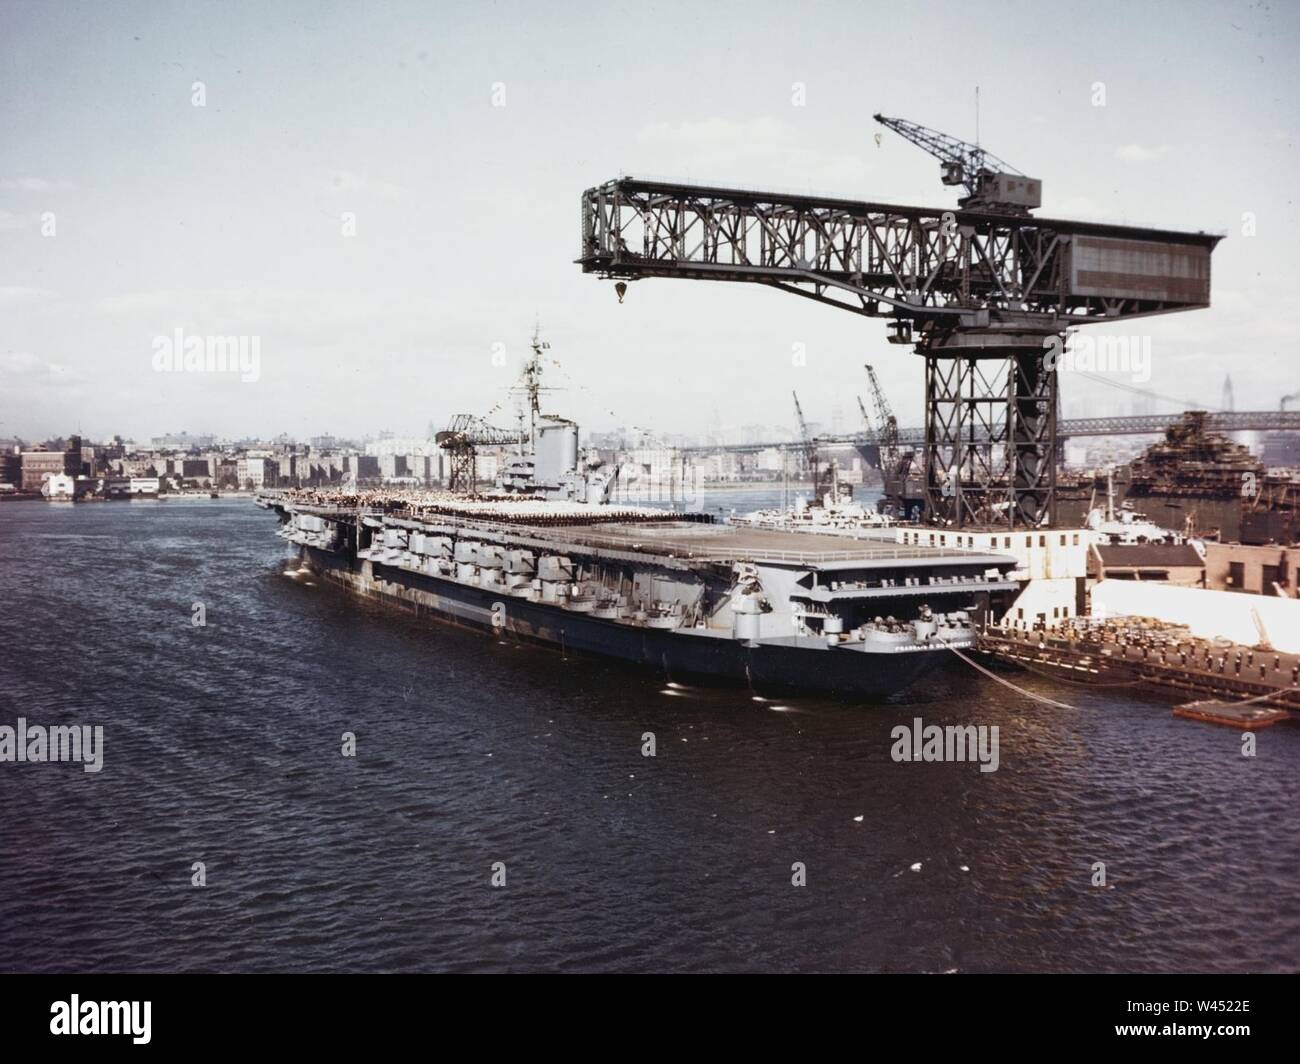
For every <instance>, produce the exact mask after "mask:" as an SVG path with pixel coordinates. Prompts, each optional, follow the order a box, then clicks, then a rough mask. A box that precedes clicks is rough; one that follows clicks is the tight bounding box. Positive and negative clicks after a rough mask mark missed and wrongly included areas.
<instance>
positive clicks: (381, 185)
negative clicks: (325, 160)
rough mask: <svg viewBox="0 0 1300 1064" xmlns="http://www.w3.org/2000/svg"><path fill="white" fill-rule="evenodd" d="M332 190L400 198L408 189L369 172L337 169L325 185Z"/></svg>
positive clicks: (380, 197)
mask: <svg viewBox="0 0 1300 1064" xmlns="http://www.w3.org/2000/svg"><path fill="white" fill-rule="evenodd" d="M325 187H326V189H327V190H328V191H330V192H342V193H344V194H345V195H349V196H351V195H362V196H377V197H378V198H379V199H399V198H400V197H402V196H404V195H406V189H405V188H403V187H402V186H401V185H398V184H394V183H393V182H391V181H383V180H380V179H379V178H374V177H371V176H370V175H369V174H355V173H353V172H352V171H350V170H336V171H335V172H334V173H333V174H331V175H330V177H329V180H328V181H327V182H326V185H325Z"/></svg>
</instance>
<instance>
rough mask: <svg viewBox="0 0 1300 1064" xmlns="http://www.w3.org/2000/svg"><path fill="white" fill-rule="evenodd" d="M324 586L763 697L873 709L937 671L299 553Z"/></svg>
mask: <svg viewBox="0 0 1300 1064" xmlns="http://www.w3.org/2000/svg"><path fill="white" fill-rule="evenodd" d="M302 551H303V560H304V562H305V563H306V564H307V565H308V566H309V567H310V568H311V569H312V570H314V571H315V572H316V573H318V574H319V575H320V576H321V577H322V578H323V579H325V580H329V581H332V582H334V583H338V584H341V585H342V586H344V587H346V588H348V589H349V590H351V591H353V592H355V593H357V594H360V595H363V596H365V597H367V598H374V599H376V600H378V601H381V602H384V603H386V604H389V605H393V606H397V607H399V608H401V609H404V610H407V611H409V612H412V613H414V614H416V615H417V616H429V617H432V618H435V619H437V620H440V621H444V622H450V623H452V624H456V625H460V626H464V627H470V628H475V629H479V630H482V631H488V632H492V633H494V634H496V635H498V636H503V635H505V636H510V637H513V638H517V639H522V640H525V641H527V642H531V643H537V644H542V645H546V646H552V647H556V648H559V649H561V650H563V651H565V652H566V653H579V654H593V655H599V656H601V657H609V658H616V659H619V660H621V661H628V662H632V663H634V664H636V665H640V666H644V667H647V668H651V669H654V670H655V671H657V672H659V673H661V674H662V675H664V676H666V677H668V678H669V679H671V680H683V681H685V680H694V681H705V682H727V683H740V684H747V685H748V686H749V687H751V688H752V689H753V690H755V691H757V692H760V693H763V692H770V693H778V692H791V691H796V692H797V691H817V692H823V693H827V694H835V695H851V696H854V697H858V698H866V699H872V700H879V699H883V698H886V697H888V696H890V695H893V694H895V693H897V692H898V691H901V690H903V689H904V688H905V687H907V686H908V685H909V684H911V683H912V682H913V681H915V680H916V679H917V678H918V677H920V676H921V675H922V673H925V672H928V671H931V670H932V669H934V668H935V666H936V665H937V664H940V663H942V661H943V652H942V651H934V650H920V651H899V652H895V653H866V652H863V651H861V650H857V649H852V648H849V647H842V648H832V647H829V646H826V645H825V644H824V643H821V642H818V641H810V640H801V641H799V642H798V644H797V645H796V642H795V641H794V640H790V642H789V645H781V644H775V643H771V642H765V643H762V644H754V643H746V642H744V641H742V640H738V639H732V638H730V637H726V636H711V635H700V634H696V633H694V632H690V631H683V630H672V629H655V628H649V627H645V626H641V625H637V626H633V625H629V624H625V623H620V622H618V621H615V620H609V619H605V618H601V617H594V616H592V615H591V614H589V613H580V612H576V611H573V610H569V609H566V608H565V607H563V606H557V605H551V604H549V603H543V602H530V601H528V600H527V599H524V598H516V597H513V596H511V595H508V594H505V593H503V592H501V591H500V590H496V589H489V588H480V587H473V586H470V585H467V584H462V583H459V582H457V581H454V580H450V579H442V578H439V577H434V576H427V575H425V574H422V573H413V572H409V571H407V570H404V569H399V568H396V567H388V566H384V565H375V564H372V563H370V562H355V563H349V561H348V559H346V558H344V557H342V556H339V555H334V554H329V553H325V552H322V551H318V550H316V549H314V548H312V547H303V548H302Z"/></svg>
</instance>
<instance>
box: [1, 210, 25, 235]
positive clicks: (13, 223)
mask: <svg viewBox="0 0 1300 1064" xmlns="http://www.w3.org/2000/svg"><path fill="white" fill-rule="evenodd" d="M22 228H23V220H22V219H21V218H20V217H19V216H18V215H16V214H13V213H11V212H10V211H0V233H12V232H13V231H15V230H17V229H22Z"/></svg>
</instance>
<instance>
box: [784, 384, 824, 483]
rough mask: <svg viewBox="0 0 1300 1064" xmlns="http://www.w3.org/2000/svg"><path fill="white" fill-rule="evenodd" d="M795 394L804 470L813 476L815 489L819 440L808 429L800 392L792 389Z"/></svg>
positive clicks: (793, 394) (795, 416)
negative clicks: (800, 402) (800, 400)
mask: <svg viewBox="0 0 1300 1064" xmlns="http://www.w3.org/2000/svg"><path fill="white" fill-rule="evenodd" d="M790 394H791V395H792V396H794V419H795V422H796V423H797V424H798V426H799V439H800V440H801V441H802V443H803V468H804V471H805V472H806V473H807V474H808V475H809V476H810V477H812V484H813V491H814V492H816V491H817V490H818V482H817V480H818V472H819V471H818V468H817V467H818V462H817V441H816V440H815V439H813V434H812V433H811V432H810V431H809V430H808V422H807V421H805V420H804V416H803V407H801V406H800V405H799V393H798V392H795V391H792V392H791V393H790Z"/></svg>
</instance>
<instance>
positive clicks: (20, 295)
mask: <svg viewBox="0 0 1300 1064" xmlns="http://www.w3.org/2000/svg"><path fill="white" fill-rule="evenodd" d="M52 295H54V293H53V292H51V291H50V290H49V289H48V288H23V287H20V286H17V285H15V286H11V287H9V288H3V287H0V306H2V305H4V304H6V303H31V302H35V301H36V300H41V299H49V298H50V297H51V296H52Z"/></svg>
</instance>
